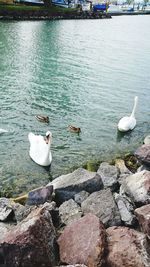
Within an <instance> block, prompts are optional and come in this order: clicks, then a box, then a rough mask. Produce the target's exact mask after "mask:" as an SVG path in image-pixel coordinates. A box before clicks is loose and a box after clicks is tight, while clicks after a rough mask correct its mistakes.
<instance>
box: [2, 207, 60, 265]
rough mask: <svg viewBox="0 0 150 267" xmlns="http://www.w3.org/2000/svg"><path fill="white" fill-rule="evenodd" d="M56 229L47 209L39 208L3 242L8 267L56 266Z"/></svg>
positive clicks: (4, 256)
mask: <svg viewBox="0 0 150 267" xmlns="http://www.w3.org/2000/svg"><path fill="white" fill-rule="evenodd" d="M55 238H56V234H55V229H54V227H53V223H52V219H51V215H50V213H49V211H48V209H47V208H46V207H43V208H37V209H36V210H34V211H32V212H31V213H30V214H29V215H28V217H27V218H25V219H24V220H23V221H22V222H20V223H18V225H17V226H15V227H14V229H13V231H11V232H9V233H8V234H7V235H6V236H5V238H4V239H3V240H1V245H0V248H1V251H2V252H3V258H4V262H5V264H6V266H9V267H18V266H21V267H41V266H43V267H44V266H45V267H46V266H49V267H51V266H54V265H56V251H57V250H56V249H57V248H56V243H55Z"/></svg>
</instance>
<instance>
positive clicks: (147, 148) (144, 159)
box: [134, 144, 150, 166]
mask: <svg viewBox="0 0 150 267" xmlns="http://www.w3.org/2000/svg"><path fill="white" fill-rule="evenodd" d="M134 154H135V156H136V157H137V159H138V160H139V161H140V162H141V163H142V164H144V165H148V166H150V144H148V145H142V146H141V147H139V148H138V149H137V150H136V151H135V153H134Z"/></svg>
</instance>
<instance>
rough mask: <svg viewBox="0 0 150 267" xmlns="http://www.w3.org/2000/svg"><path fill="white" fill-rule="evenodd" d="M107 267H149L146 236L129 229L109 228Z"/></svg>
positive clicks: (149, 259)
mask: <svg viewBox="0 0 150 267" xmlns="http://www.w3.org/2000/svg"><path fill="white" fill-rule="evenodd" d="M107 234H108V239H107V240H108V256H107V265H106V266H107V267H149V266H150V256H149V254H148V245H147V240H146V236H145V235H144V234H143V233H140V232H138V231H135V230H133V229H129V228H128V227H115V226H114V227H110V228H107Z"/></svg>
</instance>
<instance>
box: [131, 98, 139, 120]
mask: <svg viewBox="0 0 150 267" xmlns="http://www.w3.org/2000/svg"><path fill="white" fill-rule="evenodd" d="M137 103H138V97H137V96H136V97H135V99H134V106H133V110H132V113H131V115H130V117H134V114H135V111H136V107H137Z"/></svg>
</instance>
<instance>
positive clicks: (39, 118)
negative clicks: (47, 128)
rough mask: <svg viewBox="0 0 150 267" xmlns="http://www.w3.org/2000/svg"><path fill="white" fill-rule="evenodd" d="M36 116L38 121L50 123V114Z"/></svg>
mask: <svg viewBox="0 0 150 267" xmlns="http://www.w3.org/2000/svg"><path fill="white" fill-rule="evenodd" d="M35 118H36V119H37V120H38V121H41V122H46V123H49V117H48V116H43V115H36V116H35Z"/></svg>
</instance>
